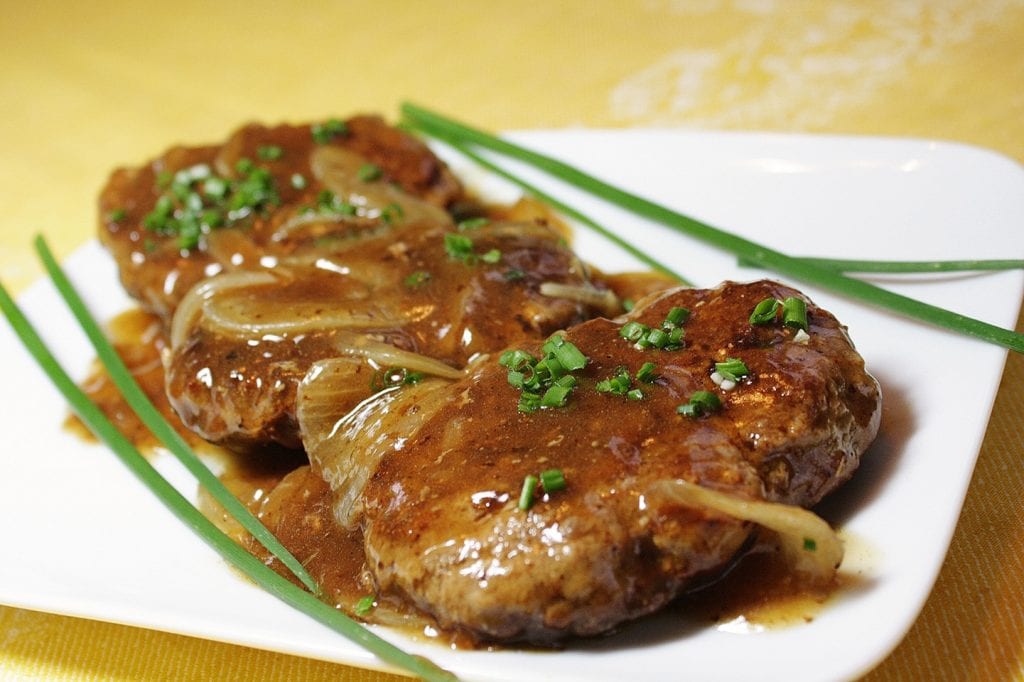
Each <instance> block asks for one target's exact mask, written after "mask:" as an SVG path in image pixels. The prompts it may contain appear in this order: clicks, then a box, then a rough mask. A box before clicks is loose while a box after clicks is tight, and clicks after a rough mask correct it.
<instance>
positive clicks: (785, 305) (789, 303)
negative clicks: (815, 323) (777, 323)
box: [782, 296, 807, 331]
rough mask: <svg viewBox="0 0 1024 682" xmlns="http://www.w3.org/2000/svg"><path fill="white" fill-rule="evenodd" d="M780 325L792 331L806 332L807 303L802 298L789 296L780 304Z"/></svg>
mask: <svg viewBox="0 0 1024 682" xmlns="http://www.w3.org/2000/svg"><path fill="white" fill-rule="evenodd" d="M782 323H783V324H784V325H786V326H787V327H792V328H793V329H803V330H804V331H807V303H805V302H804V300H803V299H802V298H797V297H795V296H790V297H789V298H787V299H786V300H785V301H783V302H782Z"/></svg>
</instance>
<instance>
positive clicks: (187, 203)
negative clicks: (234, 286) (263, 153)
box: [142, 158, 280, 250]
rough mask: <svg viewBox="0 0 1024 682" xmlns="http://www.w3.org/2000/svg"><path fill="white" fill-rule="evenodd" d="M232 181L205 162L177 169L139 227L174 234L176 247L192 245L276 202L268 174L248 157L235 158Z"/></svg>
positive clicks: (193, 246)
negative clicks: (216, 230) (176, 241)
mask: <svg viewBox="0 0 1024 682" xmlns="http://www.w3.org/2000/svg"><path fill="white" fill-rule="evenodd" d="M236 169H237V170H238V173H239V175H240V176H241V177H240V178H239V179H237V180H231V179H228V178H222V177H220V176H217V175H214V174H213V171H212V169H211V168H210V166H209V165H207V164H196V165H194V166H190V167H188V168H183V169H181V170H179V171H178V172H176V173H174V174H173V175H172V176H171V181H170V184H169V185H168V186H167V187H165V188H164V191H163V193H162V194H161V195H160V196H159V197H158V198H157V200H156V202H154V204H153V210H151V211H150V212H149V213H147V214H146V215H145V216H144V217H143V219H142V224H143V226H144V227H145V228H146V229H147V230H150V231H153V232H157V233H159V234H162V235H165V236H177V237H178V246H179V248H181V249H186V250H187V249H193V248H195V247H196V246H198V244H199V241H200V239H201V237H202V236H203V235H205V234H207V233H208V232H210V231H212V230H214V229H217V228H220V227H226V226H230V225H234V224H236V223H239V222H241V221H244V220H247V219H249V218H250V217H252V216H254V215H255V214H256V213H260V212H264V211H266V210H267V209H269V208H270V207H272V206H277V205H279V204H280V198H279V197H278V195H277V191H276V190H275V188H274V182H273V177H272V176H271V175H270V172H269V171H267V170H266V169H264V168H256V166H255V165H254V164H253V163H252V161H250V160H249V159H245V158H243V159H239V161H238V163H237V164H236Z"/></svg>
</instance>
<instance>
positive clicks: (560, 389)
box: [540, 384, 572, 407]
mask: <svg viewBox="0 0 1024 682" xmlns="http://www.w3.org/2000/svg"><path fill="white" fill-rule="evenodd" d="M570 391H572V387H571V386H561V385H559V384H553V385H552V386H551V388H549V389H548V390H546V391H544V395H543V397H541V399H540V406H541V407H565V401H566V399H568V397H569V392H570Z"/></svg>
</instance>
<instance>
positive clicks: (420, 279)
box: [402, 270, 431, 289]
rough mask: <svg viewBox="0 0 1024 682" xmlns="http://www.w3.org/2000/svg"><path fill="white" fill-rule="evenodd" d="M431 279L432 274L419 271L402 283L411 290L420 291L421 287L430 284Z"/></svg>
mask: <svg viewBox="0 0 1024 682" xmlns="http://www.w3.org/2000/svg"><path fill="white" fill-rule="evenodd" d="M430 278H431V274H430V273H429V272H427V271H426V270H417V271H416V272H414V273H412V274H411V275H409V276H408V277H406V278H405V279H404V280H402V281H403V283H404V284H405V286H406V287H408V288H409V289H419V288H420V287H421V286H423V285H424V284H426V283H427V282H429V281H430Z"/></svg>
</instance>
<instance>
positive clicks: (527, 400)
mask: <svg viewBox="0 0 1024 682" xmlns="http://www.w3.org/2000/svg"><path fill="white" fill-rule="evenodd" d="M541 350H543V352H544V356H543V357H542V358H541V359H540V360H538V359H537V358H535V357H534V356H532V355H530V354H529V353H527V352H526V351H523V350H509V351H505V352H504V353H502V354H501V357H500V358H498V364H499V365H501V366H502V367H505V368H507V369H508V377H507V378H508V383H509V385H510V386H512V387H513V388H517V389H519V390H520V391H522V393H520V395H519V405H518V410H519V411H520V412H523V413H527V414H528V413H531V412H536V411H537V410H540V409H550V408H557V407H565V405H566V403H567V401H568V399H569V395H570V394H571V393H572V389H573V388H574V387H575V386H576V377H574V376H573V375H572V374H571V372H575V371H578V370H581V369H583V367H585V366H586V364H587V356H585V355H584V354H583V353H582V352H580V349H579V348H577V347H576V346H575V344H572V343H570V342H568V341H566V340H565V339H564V338H562V337H561V336H559V335H557V334H556V335H555V336H552V337H551V338H550V339H548V341H547V342H545V343H544V345H543V346H542V348H541Z"/></svg>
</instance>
